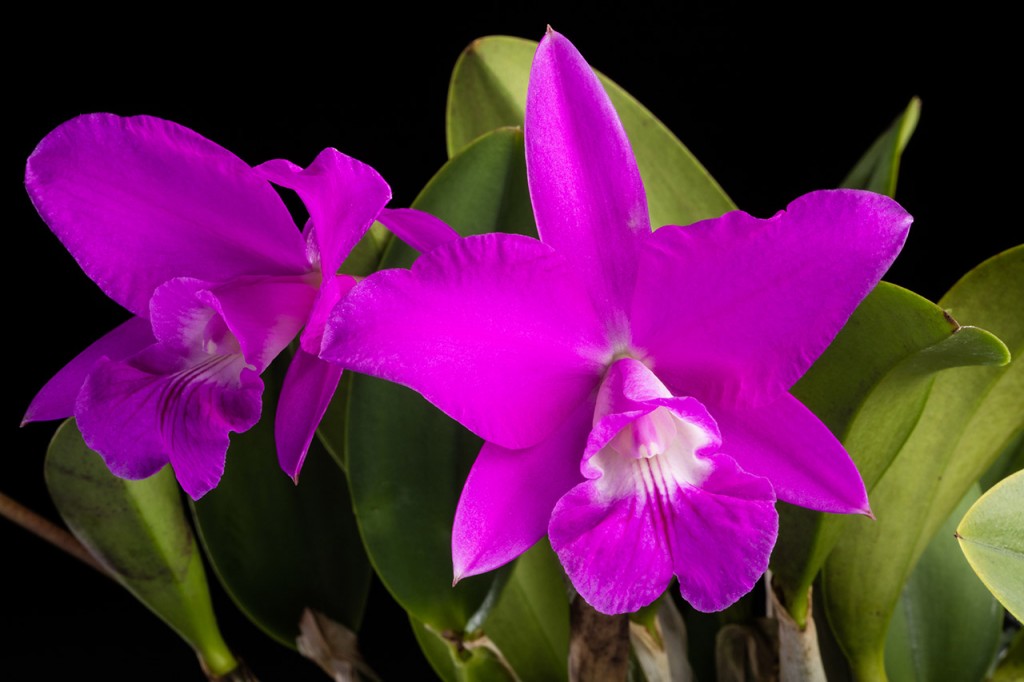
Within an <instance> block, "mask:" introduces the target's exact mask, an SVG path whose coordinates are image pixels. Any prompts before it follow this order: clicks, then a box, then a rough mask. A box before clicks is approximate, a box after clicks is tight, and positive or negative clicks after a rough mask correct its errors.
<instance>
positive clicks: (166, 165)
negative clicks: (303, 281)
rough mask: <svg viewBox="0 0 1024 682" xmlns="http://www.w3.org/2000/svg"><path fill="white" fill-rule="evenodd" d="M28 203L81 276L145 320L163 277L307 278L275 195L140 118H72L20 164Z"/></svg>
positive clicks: (210, 148) (164, 124)
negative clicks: (51, 232) (70, 257)
mask: <svg viewBox="0 0 1024 682" xmlns="http://www.w3.org/2000/svg"><path fill="white" fill-rule="evenodd" d="M25 184H26V187H27V189H28V193H29V196H30V197H31V198H32V202H33V204H34V205H35V207H36V210H37V211H39V214H40V215H41V216H42V217H43V220H45V221H46V223H47V225H49V226H50V229H51V230H53V232H54V234H56V235H57V237H58V238H59V239H60V240H61V242H62V243H63V244H64V246H65V247H67V249H68V251H70V252H71V255H72V256H74V258H75V260H76V261H78V264H79V265H80V266H81V267H82V269H83V270H85V272H86V274H87V275H88V276H89V277H90V278H91V279H92V280H93V281H95V282H96V283H97V284H98V285H99V286H100V288H101V289H102V290H103V291H104V292H105V293H106V294H107V295H108V296H110V297H111V298H112V299H114V300H115V301H117V302H118V303H120V304H121V305H123V306H124V307H126V308H127V309H128V310H130V311H131V312H133V313H135V314H136V315H139V316H140V317H146V316H147V315H148V304H149V299H150V297H151V296H152V294H153V291H154V290H155V289H156V288H157V287H158V286H160V285H161V284H162V283H163V282H165V281H167V280H169V279H173V278H175V277H194V278H198V279H205V280H219V281H225V280H228V279H233V278H235V277H239V276H243V275H287V274H295V273H301V272H304V271H306V270H308V269H309V265H308V263H307V262H306V260H305V247H304V245H303V242H302V237H301V236H300V234H299V231H298V230H297V229H296V227H295V224H294V222H293V221H292V219H291V216H290V215H289V213H288V210H287V208H286V207H285V205H284V203H283V202H282V201H281V198H280V197H279V196H278V195H277V192H276V191H275V190H274V188H273V187H272V186H271V185H270V183H268V182H267V181H266V180H264V179H263V178H261V177H260V176H259V175H258V174H257V173H256V172H254V171H253V169H252V168H250V167H249V166H248V165H246V164H245V163H244V162H243V161H241V160H240V159H239V158H238V157H236V156H235V155H233V154H232V153H231V152H229V151H227V150H226V149H224V148H223V147H220V146H218V145H217V144H214V143H213V142H210V141H209V140H207V139H205V138H204V137H202V136H200V135H198V134H197V133H195V132H193V131H191V130H189V129H188V128H185V127H182V126H180V125H177V124H175V123H171V122H170V121H164V120H161V119H158V118H152V117H148V116H135V117H131V118H121V117H119V116H113V115H111V114H92V115H87V116H79V117H78V118H75V119H72V120H71V121H68V122H67V123H64V124H63V125H61V126H59V127H58V128H57V129H56V130H54V131H53V132H51V133H50V134H49V135H47V136H46V137H45V138H44V139H43V140H42V142H40V143H39V145H38V146H37V147H36V149H35V151H34V152H33V153H32V155H31V156H30V157H29V160H28V166H27V168H26V170H25Z"/></svg>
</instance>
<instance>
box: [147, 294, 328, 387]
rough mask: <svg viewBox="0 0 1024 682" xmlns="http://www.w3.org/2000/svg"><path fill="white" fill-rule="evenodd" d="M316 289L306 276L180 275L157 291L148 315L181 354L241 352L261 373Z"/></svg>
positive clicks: (161, 336) (163, 340) (164, 340)
mask: <svg viewBox="0 0 1024 682" xmlns="http://www.w3.org/2000/svg"><path fill="white" fill-rule="evenodd" d="M316 294H317V290H316V289H315V288H314V287H313V286H312V285H311V283H310V282H309V281H308V279H307V278H306V277H276V278H266V277H262V278H243V279H239V280H236V281H234V282H230V283H229V284H224V285H217V284H213V283H210V282H203V281H201V280H196V279H188V278H178V279H174V280H171V281H169V282H167V283H165V284H164V285H163V286H161V287H160V288H158V289H157V290H156V292H155V293H154V294H153V300H152V302H151V304H150V318H151V319H152V321H153V332H154V334H155V335H156V337H157V339H158V340H159V341H160V342H161V343H163V344H164V345H166V346H168V347H169V348H174V349H176V350H177V351H178V352H179V353H182V354H183V355H188V354H190V353H192V352H196V351H198V352H203V353H209V354H213V353H221V354H223V353H238V352H240V353H241V354H242V355H243V356H244V357H245V359H246V361H247V362H248V363H249V364H250V365H251V366H252V367H253V368H254V369H255V370H256V371H257V372H262V371H263V370H264V369H265V368H266V367H267V365H269V364H270V362H271V361H272V360H273V359H274V358H275V357H276V356H277V354H278V353H280V352H281V351H282V350H283V349H284V348H285V346H287V345H288V343H289V342H290V341H291V340H292V339H293V338H295V336H296V335H297V334H298V333H299V330H300V329H301V328H302V325H303V324H304V323H305V321H306V318H307V316H308V315H309V311H310V309H311V307H312V305H313V302H314V300H315V298H316Z"/></svg>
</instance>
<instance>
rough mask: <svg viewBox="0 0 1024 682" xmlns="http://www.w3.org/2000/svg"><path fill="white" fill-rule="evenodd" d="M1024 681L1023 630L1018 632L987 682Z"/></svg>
mask: <svg viewBox="0 0 1024 682" xmlns="http://www.w3.org/2000/svg"><path fill="white" fill-rule="evenodd" d="M1022 679H1024V630H1018V631H1017V634H1016V635H1014V637H1013V640H1012V641H1011V642H1010V645H1009V647H1008V648H1007V650H1006V655H1005V656H1004V657H1003V658H1002V660H1000V661H999V665H998V666H996V669H995V672H994V673H993V674H992V677H991V679H990V680H989V682H1020V681H1021V680H1022Z"/></svg>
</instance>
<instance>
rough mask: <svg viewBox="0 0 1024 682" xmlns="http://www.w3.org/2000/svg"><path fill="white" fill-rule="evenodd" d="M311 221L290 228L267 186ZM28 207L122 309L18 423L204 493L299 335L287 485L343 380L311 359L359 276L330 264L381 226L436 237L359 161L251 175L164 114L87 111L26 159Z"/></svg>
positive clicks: (289, 409) (323, 157)
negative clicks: (291, 193)
mask: <svg viewBox="0 0 1024 682" xmlns="http://www.w3.org/2000/svg"><path fill="white" fill-rule="evenodd" d="M271 182H274V183H276V184H278V185H281V186H284V187H288V188H291V189H294V190H295V191H296V192H297V193H298V194H299V196H300V197H301V198H302V200H303V202H304V203H305V205H306V208H307V210H308V211H309V214H310V219H309V221H308V223H307V224H306V228H305V230H304V233H300V231H299V229H298V228H297V227H296V225H295V223H294V221H293V220H292V218H291V215H290V214H289V212H288V210H287V208H286V207H285V204H284V202H283V201H282V200H281V197H280V196H279V195H278V193H277V190H275V189H274V187H273V186H272V185H271ZM25 184H26V187H27V189H28V192H29V195H30V196H31V198H32V202H33V203H34V205H35V207H36V209H37V210H38V211H39V214H40V215H41V216H42V217H43V219H44V220H45V221H46V223H47V225H49V227H50V229H51V230H53V232H54V233H55V234H56V235H57V237H58V238H59V239H60V240H61V242H62V243H63V244H64V245H65V246H66V247H67V249H68V250H69V251H70V252H71V254H72V256H74V258H75V260H76V261H78V264H79V265H80V266H81V267H82V269H83V270H84V271H85V273H86V274H87V275H88V276H89V277H90V278H91V279H92V280H93V281H95V282H96V283H97V284H98V285H99V286H100V288H101V289H102V290H103V291H104V293H106V294H107V295H108V296H110V297H111V298H112V299H113V300H114V301H116V302H117V303H119V304H121V305H122V306H124V307H125V308H127V309H128V310H129V311H130V312H131V313H132V315H133V316H134V317H132V318H131V319H130V320H129V321H127V322H125V323H124V324H123V325H121V326H119V327H118V328H116V329H115V330H114V331H112V332H110V333H109V334H107V335H105V336H104V337H102V338H101V339H100V340H98V341H96V342H95V343H94V344H93V345H91V346H90V347H89V348H87V349H86V350H85V351H84V352H83V353H82V354H80V355H79V356H78V357H77V358H75V359H74V360H72V361H71V363H70V364H68V365H67V366H65V367H64V369H62V370H61V371H60V372H59V373H58V374H57V375H56V376H55V377H54V378H53V379H51V380H50V382H49V383H47V384H46V386H45V387H44V388H43V389H42V390H41V391H40V392H39V394H38V395H37V396H36V397H35V399H34V400H33V401H32V403H31V405H30V406H29V408H28V411H27V413H26V415H25V421H26V422H29V421H37V420H48V419H62V418H65V417H68V416H72V415H73V416H74V417H75V419H76V421H77V423H78V427H79V429H80V430H81V432H82V435H83V437H84V439H85V442H86V443H87V444H88V445H89V447H90V448H92V449H94V450H96V451H97V452H99V453H100V454H101V455H102V456H103V458H104V460H105V461H106V463H107V465H108V467H109V468H110V470H111V471H112V472H113V473H115V474H116V475H118V476H121V477H124V478H132V479H135V478H144V477H147V476H150V475H152V474H154V473H156V472H157V471H158V470H160V469H161V468H162V467H163V466H164V465H166V464H167V463H168V462H169V463H170V464H171V466H172V467H173V469H174V473H175V475H176V476H177V479H178V481H179V483H180V484H181V486H182V488H184V490H185V491H186V492H188V493H189V495H191V496H192V497H193V498H196V499H198V498H199V497H201V496H202V495H204V494H205V493H206V492H207V491H209V490H210V489H211V488H213V487H215V486H216V485H217V483H218V481H219V480H220V478H221V475H222V473H223V470H224V462H225V454H226V451H227V448H228V443H229V435H228V434H229V432H232V431H234V432H242V431H245V430H246V429H249V428H250V427H252V426H253V425H254V424H255V423H256V422H257V420H258V419H259V417H260V412H261V396H262V391H263V383H262V381H261V379H260V378H259V375H260V373H261V372H263V370H264V369H266V368H267V366H268V365H269V364H270V362H271V361H272V360H273V359H274V358H275V357H276V356H277V355H278V353H280V352H281V351H282V350H283V349H284V348H285V347H286V346H287V345H288V344H289V343H290V342H291V341H292V340H293V339H294V338H295V337H296V335H297V334H299V333H300V331H301V337H300V344H299V348H298V350H297V351H296V355H295V357H294V359H293V360H292V363H291V365H290V366H289V369H288V373H287V375H286V378H285V382H284V386H283V388H282V393H281V399H280V402H279V408H278V412H277V415H276V423H275V434H276V436H275V437H276V441H277V448H278V457H279V460H280V464H281V466H282V468H283V469H284V471H285V472H286V473H287V474H289V475H290V476H292V477H293V478H297V476H298V474H299V470H300V469H301V467H302V463H303V460H304V458H305V455H306V451H307V449H308V447H309V445H310V442H311V441H312V438H313V435H314V431H315V429H316V427H317V425H318V424H319V422H320V419H321V418H322V417H323V414H324V411H325V410H326V407H327V403H328V401H329V400H330V397H331V395H332V394H333V392H334V390H335V388H336V387H337V384H338V381H339V379H340V376H341V368H339V367H337V366H335V365H330V364H328V363H326V362H324V361H323V360H320V359H319V358H318V357H317V356H318V354H319V351H320V342H321V337H322V335H323V328H324V323H325V319H326V316H327V313H328V312H329V311H330V309H331V308H332V307H333V306H334V305H335V304H336V303H337V302H338V301H339V300H340V299H341V298H342V297H344V295H345V293H346V292H347V291H348V290H349V289H351V288H352V286H353V284H355V281H356V280H355V278H353V277H351V276H348V275H341V274H337V271H338V268H339V266H340V265H341V262H342V260H344V258H345V256H346V255H347V254H348V252H349V251H350V250H351V248H352V247H353V246H354V245H355V244H356V242H357V241H358V240H359V239H360V237H362V235H363V234H364V233H365V232H366V230H367V228H369V226H370V225H371V224H372V223H373V221H374V220H375V219H378V220H380V221H381V222H384V223H385V224H387V225H388V226H389V227H391V228H392V229H394V230H396V231H397V232H398V233H400V234H403V235H405V236H406V238H408V239H410V240H412V241H416V240H417V239H419V240H421V241H424V242H425V243H428V244H429V243H430V240H431V239H432V238H434V236H437V237H438V238H439V239H446V238H448V236H449V235H448V233H449V232H451V230H450V228H448V227H447V226H446V225H444V224H443V223H440V221H437V220H436V219H434V218H432V217H430V216H427V215H425V214H422V213H418V212H415V211H409V210H389V209H385V208H384V206H385V204H386V203H387V202H388V200H389V199H390V198H391V190H390V188H389V187H388V185H387V184H386V183H385V182H384V180H383V179H382V178H381V177H380V175H378V174H377V172H376V171H374V170H373V169H372V168H370V167H369V166H367V165H365V164H363V163H361V162H359V161H356V160H355V159H352V158H350V157H348V156H345V155H344V154H341V153H340V152H338V151H337V150H335V149H325V150H324V151H323V152H321V153H320V155H319V156H317V158H316V160H315V161H314V162H313V163H312V164H311V165H310V166H309V167H308V168H306V169H302V168H300V167H298V166H295V165H294V164H291V163H289V162H287V161H282V160H277V161H271V162H268V163H265V164H263V165H262V166H258V167H256V168H252V167H250V166H249V165H247V164H245V163H244V162H243V161H242V160H241V159H239V158H238V157H236V156H235V155H234V154H232V153H231V152H229V151H227V150H226V149H224V148H222V147H220V146H218V145H216V144H215V143H213V142H210V141H209V140H207V139H205V138H203V137H201V136H200V135H198V134H197V133H195V132H193V131H192V130H189V129H187V128H184V127H182V126H180V125H177V124H175V123H172V122H169V121H165V120H161V119H158V118H152V117H148V116H137V117H132V118H121V117H118V116H114V115H111V114H95V115H88V116H81V117H78V118H75V119H73V120H71V121H68V122H66V123H64V124H63V125H61V126H59V127H58V128H57V129H56V130H54V131H53V132H51V133H50V134H49V135H47V136H46V138H44V139H43V141H42V142H40V143H39V145H38V147H36V149H35V151H34V152H33V153H32V155H31V157H30V158H29V160H28V166H27V169H26V173H25Z"/></svg>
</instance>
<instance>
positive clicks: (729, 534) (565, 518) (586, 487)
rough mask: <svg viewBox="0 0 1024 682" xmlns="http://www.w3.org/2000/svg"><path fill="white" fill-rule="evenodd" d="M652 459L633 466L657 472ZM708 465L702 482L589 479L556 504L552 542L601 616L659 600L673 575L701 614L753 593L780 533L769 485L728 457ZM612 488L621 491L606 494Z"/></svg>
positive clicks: (572, 578)
mask: <svg viewBox="0 0 1024 682" xmlns="http://www.w3.org/2000/svg"><path fill="white" fill-rule="evenodd" d="M656 460H657V458H652V459H651V460H647V459H642V460H637V461H635V462H631V463H630V465H631V466H632V467H634V468H637V467H644V466H651V467H654V468H655V470H656V469H657V467H658V464H657V463H656ZM648 462H649V463H650V464H649V465H648ZM706 463H707V468H706V470H705V474H706V477H705V478H704V479H703V480H702V481H701V482H700V484H699V485H691V484H687V483H684V482H681V481H673V480H672V479H671V477H669V476H666V475H664V474H662V475H661V476H659V475H658V474H657V473H655V475H653V477H652V475H651V474H650V473H648V474H647V475H644V476H639V475H637V476H635V477H634V478H632V479H631V480H630V481H628V482H630V483H633V485H625V484H624V482H620V483H618V484H612V485H609V484H608V483H607V482H602V481H601V480H600V479H597V480H591V481H587V482H585V483H582V484H580V485H578V486H576V487H575V488H573V490H572V491H570V492H569V493H568V494H567V495H566V496H565V497H563V498H562V499H561V500H559V502H558V504H557V505H556V506H555V510H554V512H553V514H552V517H551V526H550V528H549V529H548V535H549V537H550V539H551V546H552V547H553V548H554V550H555V552H556V553H557V554H558V557H559V559H560V560H561V562H562V566H563V567H564V568H565V571H566V574H567V575H568V576H569V579H570V581H572V584H573V586H574V587H575V588H576V590H577V592H579V593H580V595H581V596H582V597H583V598H584V599H585V600H586V601H587V603H588V604H590V605H591V606H593V607H594V608H595V609H597V610H598V611H600V612H602V613H606V614H616V613H627V612H630V611H636V610H637V609H639V608H642V607H644V606H647V605H648V604H650V603H651V602H653V601H654V600H655V599H657V598H658V596H659V595H661V593H662V592H664V591H665V589H666V588H667V587H668V585H669V582H670V581H671V579H672V575H673V574H675V575H676V576H677V577H678V578H679V586H680V590H681V592H682V595H683V597H684V598H685V599H686V600H687V601H688V602H690V603H691V604H692V605H693V606H694V607H695V608H696V609H698V610H700V611H718V610H721V609H724V608H725V607H727V606H729V605H730V604H732V603H733V602H735V601H736V600H737V599H739V598H740V597H741V596H743V595H744V594H746V593H747V592H749V591H750V590H751V588H752V587H753V586H754V584H755V583H756V582H757V580H758V578H759V577H760V576H761V574H763V573H764V571H765V569H767V567H768V557H769V556H770V554H771V550H772V547H773V546H774V544H775V537H776V535H777V533H778V516H777V514H776V512H775V496H774V493H773V491H772V487H771V484H769V483H768V481H767V480H765V479H763V478H759V477H756V476H751V475H749V474H747V473H745V472H743V471H742V470H740V469H739V468H738V467H737V466H736V464H735V462H733V461H732V460H731V459H729V458H728V457H725V456H721V455H718V456H715V457H712V458H709V459H707V460H706ZM623 473H625V472H621V471H619V472H616V471H608V472H606V475H621V474H623ZM609 488H612V489H617V490H618V491H620V493H621V494H619V495H615V496H609V495H608V490H609Z"/></svg>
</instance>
